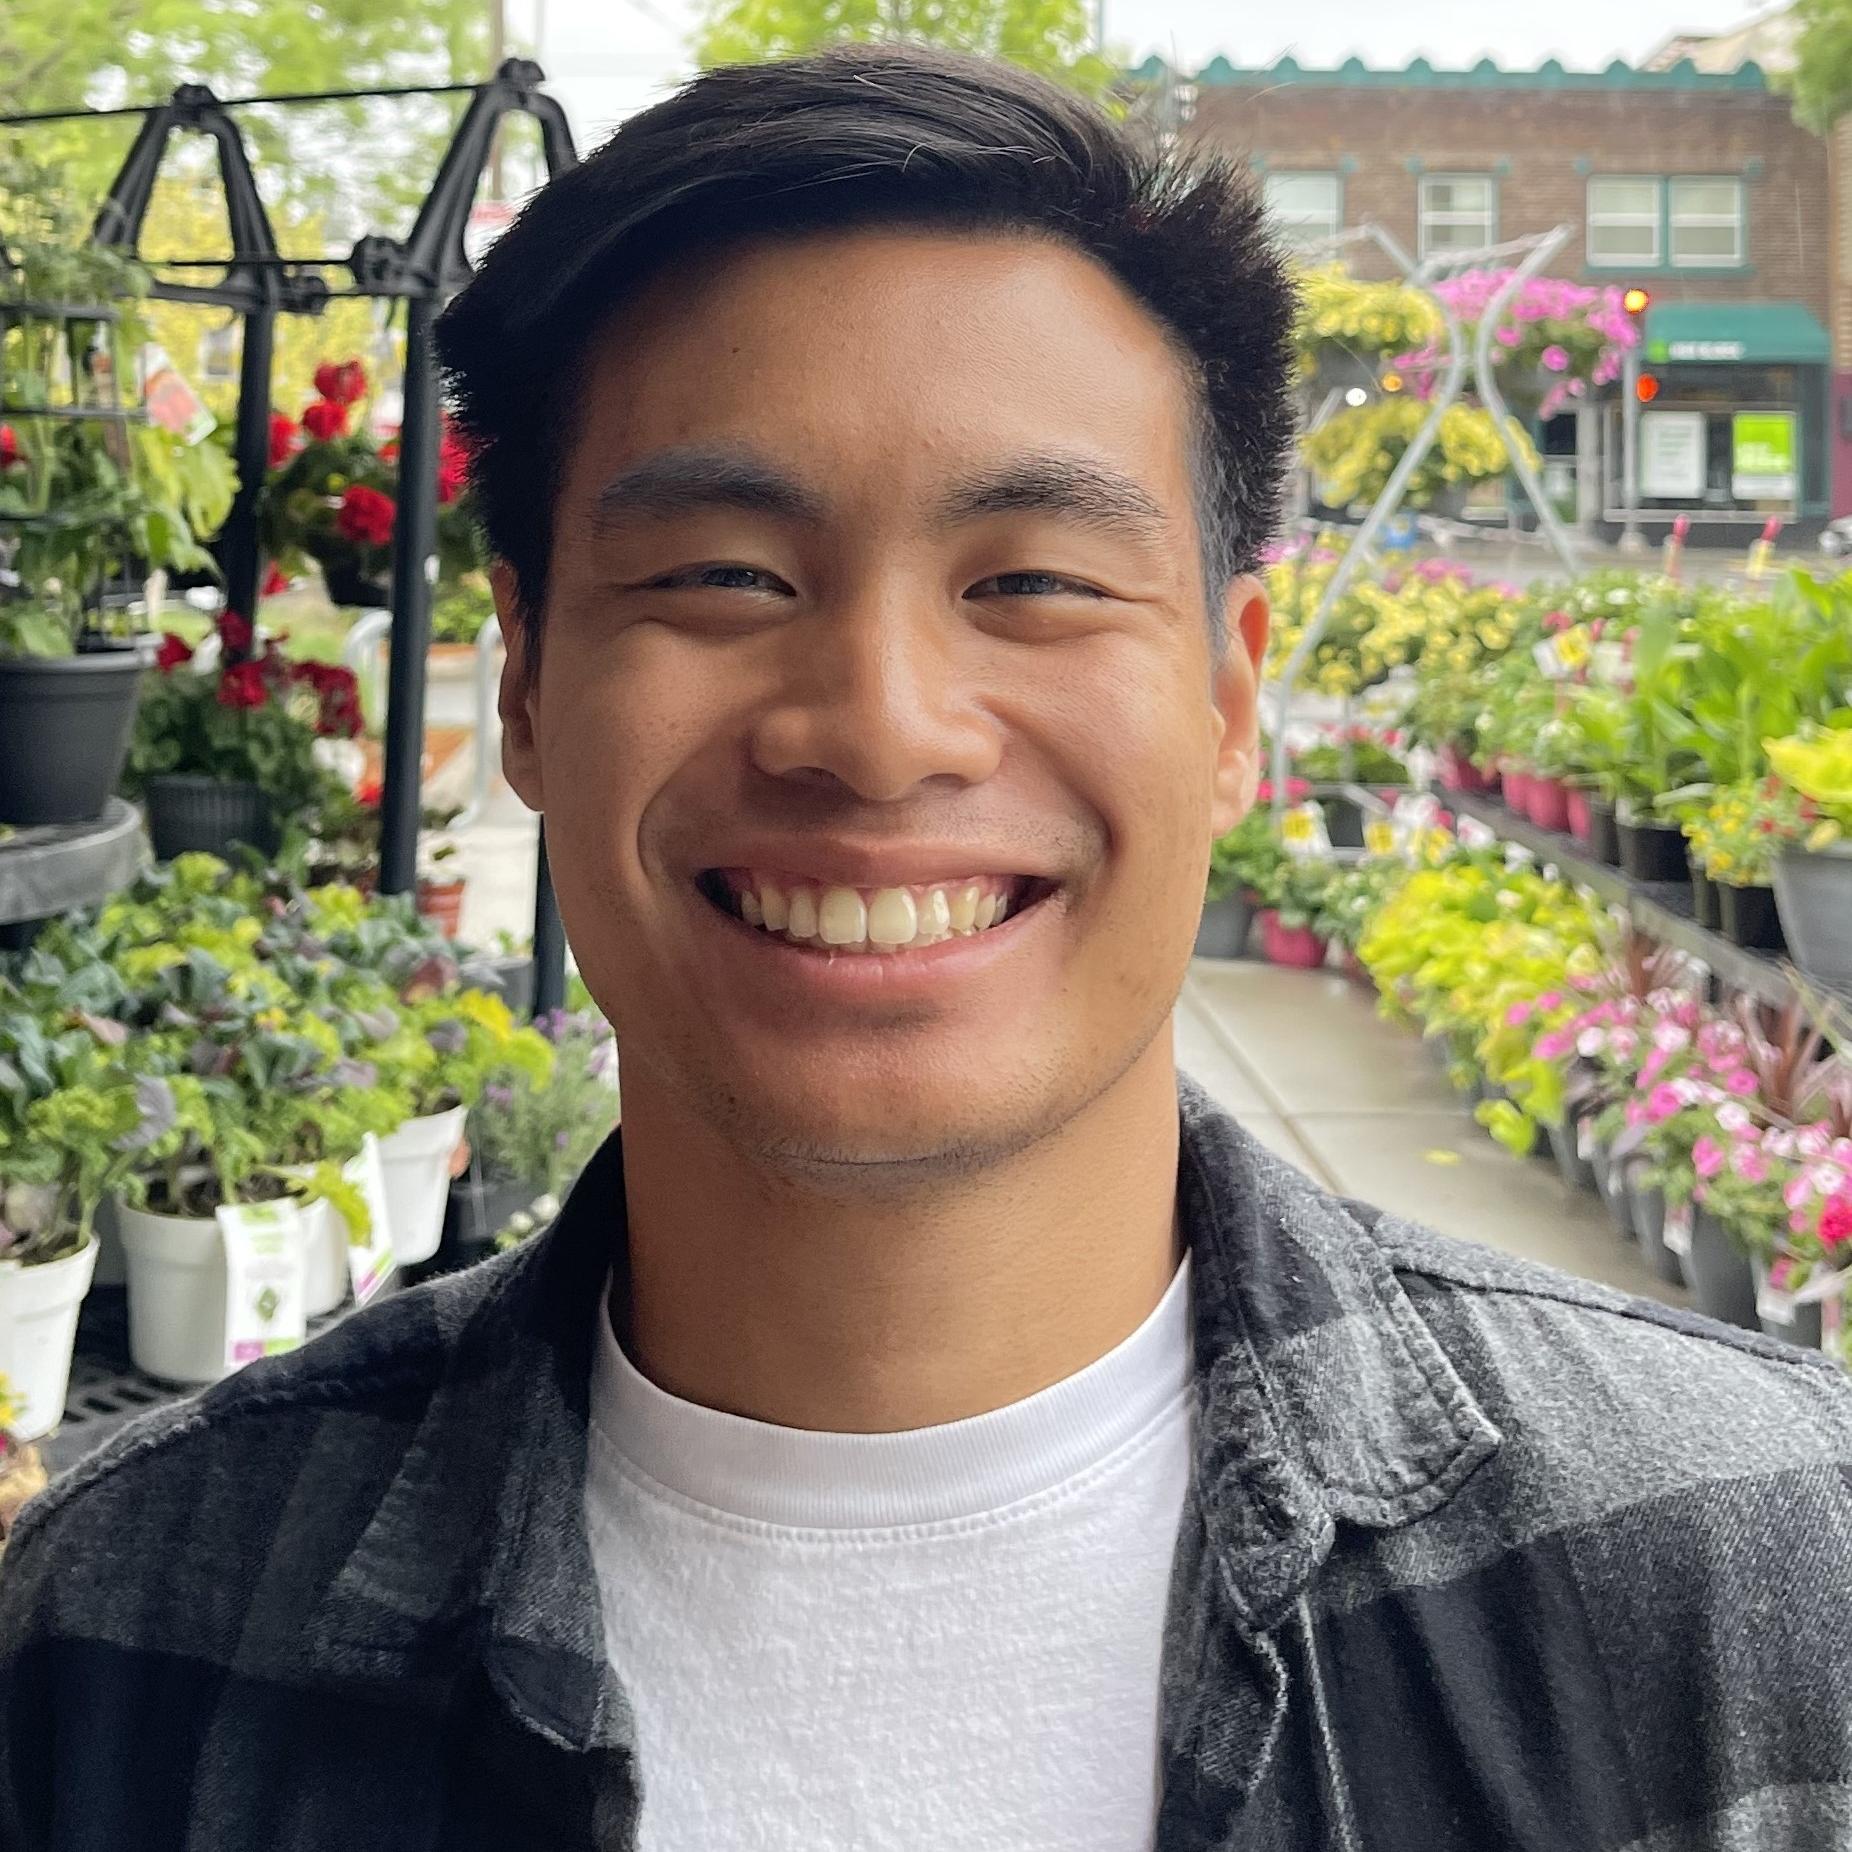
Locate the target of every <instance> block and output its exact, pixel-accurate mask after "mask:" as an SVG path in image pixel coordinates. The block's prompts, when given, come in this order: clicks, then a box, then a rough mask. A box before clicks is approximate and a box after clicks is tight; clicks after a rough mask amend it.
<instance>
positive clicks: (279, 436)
mask: <svg viewBox="0 0 1852 1852" xmlns="http://www.w3.org/2000/svg"><path fill="white" fill-rule="evenodd" d="M301 443H302V426H301V425H299V424H298V423H297V422H296V421H295V419H293V418H285V417H284V416H283V414H282V413H281V412H272V413H271V414H270V467H271V468H272V469H281V468H282V467H283V465H284V464H285V463H287V462H288V461H289V460H290V458H291V457H293V456H294V455H295V454H296V452H297V450H298V449H299V448H300V447H301Z"/></svg>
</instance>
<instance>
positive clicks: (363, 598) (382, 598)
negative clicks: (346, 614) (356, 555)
mask: <svg viewBox="0 0 1852 1852" xmlns="http://www.w3.org/2000/svg"><path fill="white" fill-rule="evenodd" d="M322 582H323V584H325V585H326V586H327V587H328V601H329V603H331V604H339V605H354V606H357V607H358V608H359V609H361V610H363V611H384V610H386V609H388V608H389V607H390V606H391V604H392V591H391V588H390V587H389V586H387V585H386V584H385V582H384V581H383V580H380V579H369V578H368V577H367V576H366V575H365V574H364V573H363V572H361V571H360V569H359V568H358V567H357V566H356V565H355V564H354V563H353V561H352V560H340V561H336V560H323V561H322Z"/></svg>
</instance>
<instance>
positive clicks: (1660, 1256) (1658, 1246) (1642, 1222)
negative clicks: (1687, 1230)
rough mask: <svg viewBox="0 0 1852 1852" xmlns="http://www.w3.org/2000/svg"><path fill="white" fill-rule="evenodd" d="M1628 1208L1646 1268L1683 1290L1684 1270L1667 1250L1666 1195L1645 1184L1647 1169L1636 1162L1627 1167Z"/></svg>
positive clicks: (1655, 1187) (1652, 1185) (1668, 1249)
mask: <svg viewBox="0 0 1852 1852" xmlns="http://www.w3.org/2000/svg"><path fill="white" fill-rule="evenodd" d="M1627 1207H1628V1209H1629V1211H1630V1212H1631V1213H1632V1216H1633V1232H1634V1236H1635V1238H1636V1239H1637V1240H1638V1241H1639V1243H1640V1252H1641V1253H1643V1254H1644V1255H1645V1256H1646V1264H1647V1265H1648V1266H1649V1267H1651V1268H1652V1270H1653V1272H1654V1273H1656V1274H1657V1275H1658V1276H1659V1278H1660V1279H1662V1280H1664V1281H1665V1283H1666V1284H1667V1285H1668V1286H1683V1285H1684V1283H1685V1270H1684V1269H1683V1268H1682V1267H1681V1266H1680V1265H1679V1264H1678V1256H1677V1255H1676V1254H1674V1253H1673V1252H1672V1250H1671V1249H1670V1248H1669V1247H1667V1246H1666V1198H1665V1191H1664V1190H1662V1189H1659V1188H1658V1187H1657V1186H1656V1185H1654V1184H1650V1183H1648V1182H1646V1181H1645V1166H1644V1165H1642V1164H1641V1163H1640V1162H1639V1161H1638V1160H1637V1159H1636V1160H1635V1161H1634V1162H1633V1163H1631V1164H1630V1165H1629V1166H1628V1167H1627Z"/></svg>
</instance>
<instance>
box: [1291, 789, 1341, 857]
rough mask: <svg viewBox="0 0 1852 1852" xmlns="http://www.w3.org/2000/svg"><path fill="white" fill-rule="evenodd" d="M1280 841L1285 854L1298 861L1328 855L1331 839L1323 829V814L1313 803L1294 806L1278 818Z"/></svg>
mask: <svg viewBox="0 0 1852 1852" xmlns="http://www.w3.org/2000/svg"><path fill="white" fill-rule="evenodd" d="M1280 840H1281V841H1282V842H1283V843H1284V844H1285V845H1286V853H1287V854H1288V855H1290V856H1292V857H1294V858H1295V859H1296V860H1299V861H1308V860H1310V859H1311V858H1312V857H1314V856H1319V855H1326V854H1328V853H1329V852H1330V849H1331V837H1330V834H1329V832H1328V831H1327V830H1326V828H1325V813H1324V812H1323V811H1322V810H1320V809H1319V807H1318V806H1317V805H1316V804H1313V803H1305V804H1295V805H1294V806H1293V807H1292V809H1291V810H1289V811H1287V812H1286V813H1285V815H1284V816H1282V817H1281V818H1280Z"/></svg>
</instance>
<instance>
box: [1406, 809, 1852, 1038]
mask: <svg viewBox="0 0 1852 1852" xmlns="http://www.w3.org/2000/svg"><path fill="white" fill-rule="evenodd" d="M1435 795H1436V796H1437V797H1439V799H1440V800H1441V802H1442V803H1443V804H1445V805H1446V806H1447V808H1448V809H1449V810H1452V811H1454V812H1455V813H1456V814H1458V815H1460V816H1466V817H1474V818H1476V819H1477V820H1478V821H1479V822H1481V823H1483V824H1484V825H1485V826H1486V827H1487V828H1488V829H1490V830H1492V831H1494V832H1495V833H1496V834H1497V835H1499V836H1500V837H1502V838H1503V839H1504V840H1505V841H1506V842H1515V843H1518V844H1519V845H1521V846H1522V847H1523V848H1526V849H1528V850H1529V851H1530V852H1531V854H1533V855H1534V856H1536V858H1537V860H1538V861H1539V862H1541V863H1544V864H1545V865H1546V866H1549V867H1552V868H1554V869H1555V870H1556V871H1557V873H1559V874H1560V875H1562V876H1563V877H1564V878H1565V879H1566V880H1570V881H1573V882H1575V883H1576V884H1577V885H1578V886H1579V887H1585V888H1587V889H1588V890H1589V891H1590V892H1591V893H1592V894H1594V895H1596V896H1597V897H1598V898H1600V899H1601V900H1604V901H1606V902H1607V903H1608V904H1609V905H1610V906H1614V907H1618V908H1620V909H1621V910H1622V911H1623V912H1625V913H1626V915H1627V917H1628V918H1629V919H1630V920H1631V921H1632V922H1633V924H1634V925H1635V926H1636V927H1637V928H1638V929H1639V930H1640V931H1641V932H1643V933H1645V934H1647V936H1648V937H1650V938H1654V939H1658V940H1660V941H1661V942H1662V943H1664V944H1667V945H1674V946H1676V947H1677V948H1678V949H1679V950H1680V951H1681V952H1685V953H1687V954H1689V955H1690V956H1691V957H1692V958H1695V959H1696V960H1697V961H1698V962H1699V963H1700V964H1702V965H1703V966H1704V967H1705V969H1706V970H1708V971H1709V972H1710V974H1711V976H1712V977H1713V978H1715V979H1716V981H1717V982H1718V983H1719V984H1721V985H1723V986H1725V987H1726V988H1728V989H1730V990H1739V991H1746V992H1747V993H1748V994H1749V995H1751V996H1753V997H1758V998H1760V999H1761V1000H1762V1001H1763V1002H1764V1003H1772V1004H1775V1005H1777V1006H1780V1005H1782V1004H1785V1003H1787V1002H1788V1001H1789V1000H1790V999H1791V998H1792V997H1793V996H1794V994H1795V989H1796V979H1797V977H1798V979H1799V981H1800V982H1801V983H1804V984H1805V985H1806V986H1807V987H1808V988H1809V989H1810V990H1813V991H1817V992H1823V993H1825V994H1826V995H1828V996H1834V997H1838V998H1840V999H1841V1000H1842V1001H1844V1002H1846V1003H1848V1004H1852V983H1832V982H1828V981H1826V980H1824V979H1820V978H1815V977H1811V976H1809V975H1808V974H1807V973H1806V972H1804V971H1797V968H1796V966H1795V965H1794V963H1793V961H1792V960H1790V959H1788V958H1785V957H1783V956H1782V955H1781V954H1779V953H1776V952H1754V951H1750V950H1748V949H1746V948H1745V947H1743V946H1740V945H1737V944H1735V943H1734V942H1733V941H1731V940H1729V939H1726V938H1725V937H1724V936H1723V934H1722V933H1720V932H1713V931H1712V930H1711V929H1710V928H1709V927H1708V926H1700V925H1699V924H1698V922H1697V920H1696V919H1695V918H1694V917H1693V914H1692V905H1691V887H1690V884H1689V883H1688V882H1683V881H1651V882H1648V881H1635V880H1634V879H1632V877H1631V876H1629V875H1627V874H1626V873H1624V872H1623V871H1622V870H1621V869H1618V868H1612V867H1610V866H1609V865H1608V864H1607V863H1605V862H1598V861H1596V860H1595V859H1594V857H1592V856H1591V855H1590V854H1589V852H1588V847H1587V845H1586V844H1585V843H1581V842H1578V841H1577V840H1576V839H1575V838H1574V837H1573V836H1564V835H1562V834H1560V833H1559V832H1557V831H1555V830H1545V829H1539V828H1538V827H1537V825H1536V824H1534V823H1533V822H1531V820H1530V819H1529V818H1528V817H1521V816H1519V815H1517V814H1516V813H1515V812H1514V811H1511V810H1508V809H1507V808H1506V807H1505V806H1504V805H1503V804H1501V803H1500V802H1499V801H1498V800H1497V799H1496V798H1490V797H1480V796H1477V795H1472V794H1469V793H1466V792H1462V791H1439V792H1436V794H1435Z"/></svg>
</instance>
